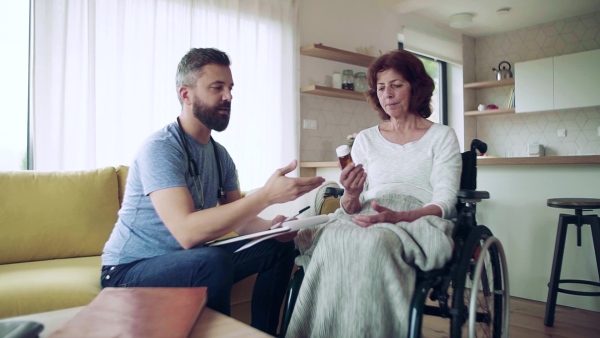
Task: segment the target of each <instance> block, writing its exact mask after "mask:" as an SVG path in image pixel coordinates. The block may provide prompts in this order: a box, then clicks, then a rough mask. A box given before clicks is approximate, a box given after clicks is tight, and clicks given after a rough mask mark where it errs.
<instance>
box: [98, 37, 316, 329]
mask: <svg viewBox="0 0 600 338" xmlns="http://www.w3.org/2000/svg"><path fill="white" fill-rule="evenodd" d="M229 66H230V61H229V57H228V56H227V54H225V53H224V52H222V51H219V50H217V49H214V48H194V49H191V50H190V51H189V52H188V53H187V54H186V55H185V56H184V57H183V58H182V59H181V62H180V63H179V65H178V67H177V76H176V88H177V94H178V98H179V102H180V103H181V106H182V110H181V114H180V115H179V117H177V120H176V121H174V122H172V123H170V124H168V125H167V126H165V127H164V128H163V129H161V130H159V131H157V132H155V133H154V134H152V135H151V136H150V137H149V138H148V139H147V140H146V141H145V142H144V144H143V145H142V146H141V148H140V150H139V151H138V153H137V154H136V156H135V159H134V160H133V162H132V164H131V166H130V169H129V173H128V177H127V185H126V188H125V194H124V197H123V203H122V206H121V209H120V210H119V217H118V220H117V222H116V224H115V227H114V229H113V231H112V233H111V235H110V238H109V239H108V241H107V243H106V244H105V246H104V251H103V254H102V276H101V284H102V287H109V286H110V287H196V286H206V287H208V302H207V306H208V307H210V308H212V309H215V310H217V311H219V312H221V313H223V314H226V315H229V314H230V294H231V287H232V285H233V284H234V283H235V282H237V281H239V280H241V279H244V278H246V277H248V276H250V275H252V274H254V273H258V277H257V280H256V283H255V286H254V291H253V296H252V326H254V327H255V328H257V329H259V330H262V331H265V332H267V333H269V334H271V335H276V330H277V326H278V324H279V313H280V311H279V310H280V307H281V303H282V301H283V298H284V296H285V291H286V287H287V284H288V281H289V277H290V274H291V270H292V267H293V264H294V257H295V254H294V252H295V250H294V243H293V242H292V241H291V238H287V242H286V241H282V240H281V239H280V240H275V239H270V240H267V241H263V242H261V243H259V244H257V245H254V246H252V247H251V248H249V249H246V250H243V251H240V252H238V253H234V252H235V250H237V249H238V248H239V247H241V246H242V245H244V244H245V243H247V241H238V242H235V243H231V244H225V245H221V246H207V245H206V243H207V242H210V241H212V240H215V239H217V238H219V237H221V236H223V235H226V234H228V233H230V232H232V231H235V232H237V233H238V234H240V235H244V234H249V233H254V232H258V231H263V230H267V229H269V228H270V227H271V226H272V225H274V224H276V223H278V222H281V221H282V220H283V218H284V217H283V216H281V215H280V216H277V217H276V218H275V219H273V220H265V219H262V218H259V217H258V216H257V215H258V214H259V213H260V212H261V211H262V210H264V209H265V208H266V207H268V206H270V205H272V204H275V203H283V202H287V201H291V200H294V199H296V198H298V197H299V196H302V195H303V194H305V193H307V192H309V191H310V190H313V189H314V188H316V187H318V186H320V185H321V184H322V183H323V182H324V179H323V178H321V177H310V178H289V177H286V176H285V175H286V174H287V173H289V172H291V171H292V170H294V169H295V168H296V166H297V161H296V160H294V161H292V162H291V163H290V164H289V165H287V166H286V167H284V168H281V169H278V170H276V171H275V173H273V175H272V176H271V177H270V178H269V180H268V181H267V182H266V184H265V185H264V186H263V187H262V188H260V189H259V190H258V191H257V192H255V193H254V194H252V195H250V196H247V197H244V198H241V192H240V190H239V187H238V183H237V177H236V167H235V163H234V162H233V160H232V158H231V157H230V156H229V153H228V152H227V150H226V149H225V148H224V147H223V146H222V145H220V144H219V143H217V142H215V141H214V140H213V138H212V137H211V131H212V130H216V131H223V130H225V129H226V128H227V125H228V123H229V118H230V116H231V100H232V94H231V92H232V89H233V78H232V74H231V69H230V67H229ZM217 204H219V206H218V207H217ZM282 237H283V236H282Z"/></svg>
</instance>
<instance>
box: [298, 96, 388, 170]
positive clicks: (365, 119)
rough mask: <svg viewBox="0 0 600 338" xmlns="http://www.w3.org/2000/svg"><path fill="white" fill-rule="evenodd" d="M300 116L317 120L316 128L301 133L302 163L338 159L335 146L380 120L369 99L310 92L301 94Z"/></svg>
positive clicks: (303, 130)
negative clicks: (309, 93) (365, 100)
mask: <svg viewBox="0 0 600 338" xmlns="http://www.w3.org/2000/svg"><path fill="white" fill-rule="evenodd" d="M300 116H301V119H302V120H305V119H308V120H314V121H317V129H302V131H301V133H300V135H301V137H300V149H301V152H300V159H301V161H302V162H313V161H314V162H321V161H335V160H336V155H335V148H336V147H338V146H339V145H342V144H345V143H347V142H348V141H347V139H346V137H347V136H348V135H350V134H353V133H356V132H359V131H361V130H363V129H366V128H369V127H372V126H374V125H377V124H379V123H380V122H381V120H380V119H379V115H378V114H377V113H376V112H375V111H374V110H373V108H372V107H371V105H370V104H368V103H367V102H361V101H354V100H346V99H335V98H327V97H320V96H314V95H308V94H302V95H300ZM301 123H302V121H301Z"/></svg>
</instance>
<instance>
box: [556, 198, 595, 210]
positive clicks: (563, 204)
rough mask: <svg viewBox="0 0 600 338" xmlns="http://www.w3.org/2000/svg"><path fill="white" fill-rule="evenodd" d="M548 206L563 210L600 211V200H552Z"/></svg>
mask: <svg viewBox="0 0 600 338" xmlns="http://www.w3.org/2000/svg"><path fill="white" fill-rule="evenodd" d="M546 205H547V206H549V207H552V208H562V209H600V198H550V199H548V201H547V202H546Z"/></svg>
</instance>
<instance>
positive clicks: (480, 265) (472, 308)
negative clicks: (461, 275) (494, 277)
mask: <svg viewBox="0 0 600 338" xmlns="http://www.w3.org/2000/svg"><path fill="white" fill-rule="evenodd" d="M492 246H495V247H496V250H495V253H497V254H498V255H499V257H500V259H499V260H500V262H499V263H500V264H501V265H502V273H501V275H502V283H503V285H504V291H503V293H504V294H505V296H503V297H502V309H503V313H502V315H503V319H502V323H501V325H502V326H501V327H502V335H501V336H502V337H508V327H509V320H510V319H509V318H510V304H509V300H508V295H510V291H509V286H508V269H507V267H506V260H505V259H504V258H502V257H505V255H504V248H503V247H502V243H500V241H499V240H498V238H496V237H494V236H491V237H488V238H487V240H486V241H485V243H484V244H483V247H482V248H481V251H480V252H481V253H483V254H481V253H480V254H479V257H478V258H477V263H476V265H475V274H474V276H473V285H472V289H473V290H478V289H479V286H480V284H481V282H482V280H481V278H482V273H485V272H486V271H485V267H484V266H485V257H486V255H487V254H488V252H489V251H490V248H491V247H492ZM493 291H494V292H496V290H493ZM477 296H478V293H477V292H471V299H470V305H469V337H476V334H475V323H476V321H475V318H476V316H477V300H478V297H477Z"/></svg>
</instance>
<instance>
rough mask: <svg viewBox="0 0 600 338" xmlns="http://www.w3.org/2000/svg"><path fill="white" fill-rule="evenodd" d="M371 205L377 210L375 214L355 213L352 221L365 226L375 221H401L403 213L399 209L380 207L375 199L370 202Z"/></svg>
mask: <svg viewBox="0 0 600 338" xmlns="http://www.w3.org/2000/svg"><path fill="white" fill-rule="evenodd" d="M371 207H372V208H373V210H375V211H376V212H377V213H376V214H375V215H356V216H354V217H353V218H352V220H353V221H354V223H356V224H357V225H360V226H361V227H365V228H366V227H370V226H371V225H373V224H377V223H393V224H395V223H398V222H401V221H403V217H402V215H403V214H404V213H403V212H401V211H394V210H391V209H388V208H386V207H382V206H381V205H379V204H377V202H375V201H373V202H371Z"/></svg>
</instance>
